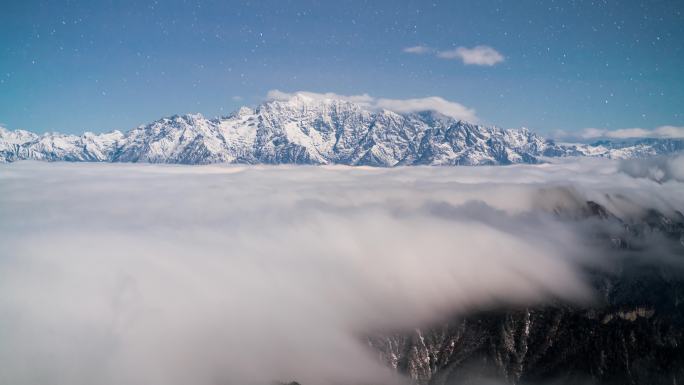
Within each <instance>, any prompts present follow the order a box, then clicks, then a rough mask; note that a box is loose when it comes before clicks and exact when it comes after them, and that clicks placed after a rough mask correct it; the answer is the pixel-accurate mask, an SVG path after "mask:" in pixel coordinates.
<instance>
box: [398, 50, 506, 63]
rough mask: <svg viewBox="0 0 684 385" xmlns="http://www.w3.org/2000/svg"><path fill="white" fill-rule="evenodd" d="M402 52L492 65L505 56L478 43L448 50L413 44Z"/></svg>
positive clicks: (499, 61)
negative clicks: (471, 46) (469, 46)
mask: <svg viewBox="0 0 684 385" xmlns="http://www.w3.org/2000/svg"><path fill="white" fill-rule="evenodd" d="M402 52H404V53H408V54H413V55H425V54H434V55H435V56H436V57H438V58H441V59H457V60H461V61H462V62H463V64H466V65H478V66H490V67H491V66H493V65H495V64H498V63H501V62H503V61H504V60H506V58H505V57H504V56H503V55H502V54H501V53H500V52H499V51H497V50H495V49H494V48H492V47H490V46H487V45H478V46H475V47H473V48H468V47H458V48H454V49H448V50H443V51H440V50H436V49H434V48H431V47H428V46H426V45H415V46H411V47H406V48H404V49H402Z"/></svg>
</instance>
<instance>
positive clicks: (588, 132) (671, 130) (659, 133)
mask: <svg viewBox="0 0 684 385" xmlns="http://www.w3.org/2000/svg"><path fill="white" fill-rule="evenodd" d="M580 136H581V137H582V138H584V139H596V138H614V139H629V138H664V139H665V138H670V139H676V138H684V127H677V126H660V127H657V128H654V129H652V130H648V129H644V128H621V129H618V130H606V129H601V128H585V129H584V130H583V131H582V134H581V135H580Z"/></svg>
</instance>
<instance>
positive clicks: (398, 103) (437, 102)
mask: <svg viewBox="0 0 684 385" xmlns="http://www.w3.org/2000/svg"><path fill="white" fill-rule="evenodd" d="M266 97H267V99H269V100H282V101H287V100H291V99H292V98H304V99H311V100H318V101H322V100H345V101H349V102H352V103H356V104H359V105H360V106H362V107H365V108H368V109H371V110H379V109H387V110H390V111H394V112H398V113H410V112H420V111H437V112H439V113H441V114H444V115H446V116H450V117H452V118H455V119H460V120H464V121H467V122H471V123H477V122H478V121H479V118H478V117H477V115H476V114H475V110H474V109H472V108H468V107H466V106H464V105H462V104H460V103H456V102H452V101H449V100H446V99H444V98H441V97H439V96H429V97H426V98H414V99H385V98H375V97H372V96H370V95H368V94H361V95H340V94H336V93H332V92H325V93H316V92H308V91H297V92H292V93H288V92H283V91H279V90H270V91H268V94H267V95H266Z"/></svg>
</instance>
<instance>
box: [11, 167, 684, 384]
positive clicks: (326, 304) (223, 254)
mask: <svg viewBox="0 0 684 385" xmlns="http://www.w3.org/2000/svg"><path fill="white" fill-rule="evenodd" d="M679 164H681V163H679ZM618 167H619V164H618V163H616V162H613V161H606V160H587V161H586V162H580V163H567V164H552V165H542V166H512V167H472V168H465V167H463V168H461V167H454V168H423V167H415V168H398V169H369V168H349V167H316V168H314V167H266V166H200V167H188V166H158V165H129V164H71V163H55V164H51V163H38V162H18V163H14V164H5V165H0V213H2V215H0V341H2V343H0V383H2V384H13V385H26V384H43V383H49V384H51V385H67V384H68V385H86V384H87V385H91V384H102V385H115V384H146V385H186V384H194V385H214V384H224V383H225V384H246V385H250V384H260V385H266V384H271V383H272V381H274V380H282V381H290V380H294V379H296V380H298V381H300V382H301V383H303V384H319V385H327V384H341V383H377V384H398V383H401V380H399V379H397V378H393V377H392V375H390V374H389V372H388V370H387V369H384V368H383V367H382V366H381V365H379V364H377V363H376V362H375V358H374V357H376V356H375V355H374V354H372V353H371V352H368V351H367V350H366V345H365V344H364V343H363V342H362V341H361V340H360V339H361V338H360V336H363V335H364V334H365V333H369V332H373V331H377V330H395V329H396V328H404V327H415V326H417V325H420V324H422V323H424V322H431V321H435V320H438V319H439V318H440V317H443V316H447V315H449V314H451V313H452V312H454V311H457V312H460V311H466V310H467V309H471V308H473V307H480V306H488V305H491V304H495V303H513V304H525V305H530V304H535V303H539V302H543V301H544V300H545V299H548V298H549V297H551V296H553V297H560V298H564V299H568V300H581V299H582V298H586V296H587V288H586V287H585V285H584V284H583V280H582V278H581V276H580V275H579V274H578V265H579V264H583V263H589V261H591V260H601V258H600V256H601V253H600V252H599V251H598V250H597V249H594V248H593V247H592V246H591V245H592V242H591V241H590V239H592V237H587V238H583V235H582V231H586V230H585V229H586V228H587V227H586V226H584V225H583V224H582V223H574V222H572V221H569V222H564V221H561V220H560V219H559V217H558V216H557V215H554V214H552V213H554V212H557V211H558V210H559V209H562V210H575V209H579V208H581V207H583V204H584V202H585V201H586V200H594V201H597V202H598V203H600V204H602V205H604V206H605V207H607V208H608V209H609V210H611V211H612V212H614V213H617V214H618V215H624V216H629V215H633V214H634V213H636V212H639V210H645V208H646V207H654V208H656V209H658V210H660V211H662V212H665V213H669V212H671V211H672V210H674V209H675V208H679V209H681V208H682V207H684V184H682V183H679V182H677V181H676V180H670V181H668V182H666V183H662V184H658V183H654V182H653V181H651V180H649V179H646V178H641V177H638V178H634V177H632V176H630V174H629V173H621V172H619V171H618ZM675 167H678V166H675ZM638 171H639V170H637V173H638ZM593 234H594V233H592V236H593Z"/></svg>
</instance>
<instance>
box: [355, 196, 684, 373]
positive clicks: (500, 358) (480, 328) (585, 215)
mask: <svg viewBox="0 0 684 385" xmlns="http://www.w3.org/2000/svg"><path fill="white" fill-rule="evenodd" d="M564 211H565V212H564ZM554 212H556V213H557V215H559V216H563V217H564V218H566V219H567V220H575V221H585V220H590V221H592V220H593V221H600V222H604V223H614V224H616V225H617V227H615V229H618V230H617V233H614V234H611V235H608V234H597V233H594V232H592V234H593V236H595V239H598V240H600V242H603V243H605V245H604V246H605V254H606V256H608V255H610V256H611V257H612V258H615V259H614V260H615V261H619V262H618V263H617V266H616V268H614V269H610V270H605V271H604V270H601V269H597V270H589V271H587V272H586V273H587V282H588V283H590V284H591V286H592V287H593V289H594V290H595V293H596V298H595V301H594V302H593V303H591V304H585V305H579V304H570V303H566V302H563V301H560V300H557V301H552V302H551V303H549V304H546V305H540V306H536V307H525V308H514V307H513V308H502V309H491V310H482V311H479V312H474V313H472V314H468V315H464V316H454V317H452V318H451V319H448V320H446V321H445V322H441V323H436V324H435V325H433V326H431V327H423V328H416V329H414V330H410V331H404V332H395V333H387V334H379V335H374V336H370V337H368V340H367V342H368V345H369V346H370V347H371V348H372V349H374V350H375V351H377V352H378V354H379V357H380V360H381V361H383V362H385V363H386V364H387V365H389V366H390V367H392V368H394V369H395V370H397V371H398V372H400V373H402V374H404V375H406V376H408V377H409V378H410V379H411V380H412V383H414V384H417V385H448V384H482V383H487V384H616V385H617V384H663V385H664V384H679V383H682V380H683V379H684V365H683V363H684V333H683V332H682V330H684V329H683V328H684V312H682V305H683V304H684V301H683V299H684V297H683V294H684V268H682V264H681V262H682V260H681V258H682V257H684V253H682V252H683V251H684V215H682V213H681V212H675V213H671V214H669V215H666V214H663V213H661V212H658V211H656V210H646V211H645V212H644V213H643V214H641V216H640V217H638V218H633V219H631V220H626V219H623V218H619V217H618V216H616V215H615V214H613V213H611V212H610V211H609V210H608V209H606V208H605V207H603V206H600V205H598V204H597V203H595V202H591V201H589V202H586V206H585V207H581V208H579V210H576V211H575V212H572V210H567V209H566V210H564V209H558V211H556V209H554ZM573 218H574V219H573ZM652 234H658V237H659V244H658V248H659V249H658V250H661V251H662V250H669V251H668V253H671V256H673V257H674V258H676V259H673V260H669V261H670V262H669V264H665V265H664V264H663V263H662V259H659V253H660V252H661V251H657V250H654V249H648V248H645V247H644V244H643V242H642V240H643V239H644V238H646V237H650V236H651V235H652ZM635 255H639V257H635ZM481 376H482V377H484V378H487V379H489V380H490V381H489V382H486V381H482V379H481ZM494 379H496V381H494Z"/></svg>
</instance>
